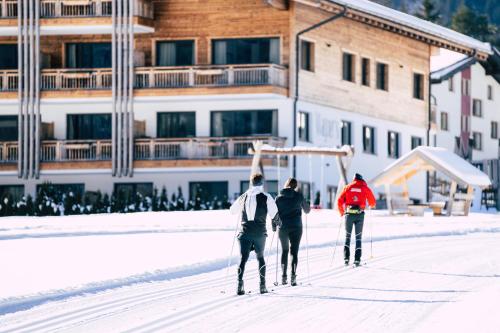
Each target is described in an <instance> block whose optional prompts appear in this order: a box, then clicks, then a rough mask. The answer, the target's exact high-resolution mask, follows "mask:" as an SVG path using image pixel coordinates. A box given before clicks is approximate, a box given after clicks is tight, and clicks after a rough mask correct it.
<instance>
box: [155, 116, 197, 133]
mask: <svg viewBox="0 0 500 333" xmlns="http://www.w3.org/2000/svg"><path fill="white" fill-rule="evenodd" d="M157 127H158V128H157V136H158V137H159V138H187V137H193V136H195V135H196V113H195V112H160V113H158V115H157Z"/></svg>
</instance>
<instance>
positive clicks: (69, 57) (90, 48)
mask: <svg viewBox="0 0 500 333" xmlns="http://www.w3.org/2000/svg"><path fill="white" fill-rule="evenodd" d="M66 67H67V68H111V43H68V44H66Z"/></svg>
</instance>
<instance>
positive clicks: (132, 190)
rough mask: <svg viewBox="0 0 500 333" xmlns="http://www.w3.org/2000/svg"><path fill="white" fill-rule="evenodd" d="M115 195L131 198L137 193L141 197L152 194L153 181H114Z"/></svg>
mask: <svg viewBox="0 0 500 333" xmlns="http://www.w3.org/2000/svg"><path fill="white" fill-rule="evenodd" d="M114 192H115V195H119V196H123V197H124V198H132V197H133V196H135V195H136V194H137V193H139V194H140V195H142V196H143V197H152V196H153V183H115V185H114Z"/></svg>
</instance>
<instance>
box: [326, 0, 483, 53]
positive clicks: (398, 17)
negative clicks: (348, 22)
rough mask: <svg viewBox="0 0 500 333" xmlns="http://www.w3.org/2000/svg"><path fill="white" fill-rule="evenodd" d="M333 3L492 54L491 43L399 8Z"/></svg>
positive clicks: (359, 1)
mask: <svg viewBox="0 0 500 333" xmlns="http://www.w3.org/2000/svg"><path fill="white" fill-rule="evenodd" d="M328 1H329V2H331V3H336V4H339V5H342V6H346V7H348V8H351V9H354V10H356V11H359V12H363V13H366V14H369V15H373V16H376V17H379V18H382V19H385V20H388V21H392V22H394V23H397V24H401V25H404V26H407V27H409V28H412V29H415V30H417V31H421V32H424V33H427V34H429V35H432V36H435V37H439V38H443V39H445V40H448V41H451V42H454V43H457V44H459V45H462V46H465V47H468V48H471V49H475V50H478V51H480V52H484V53H487V54H492V49H491V45H490V44H489V43H484V42H481V41H479V40H477V39H474V38H472V37H469V36H467V35H464V34H461V33H459V32H456V31H454V30H451V29H448V28H445V27H443V26H440V25H438V24H434V23H432V22H429V21H425V20H422V19H419V18H418V17H415V16H412V15H409V14H406V13H403V12H400V11H398V10H395V9H392V8H389V7H386V6H383V5H380V4H378V3H375V2H371V1H368V0H328Z"/></svg>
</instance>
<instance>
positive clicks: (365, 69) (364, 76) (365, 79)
mask: <svg viewBox="0 0 500 333" xmlns="http://www.w3.org/2000/svg"><path fill="white" fill-rule="evenodd" d="M361 84H362V85H364V86H367V87H369V86H370V59H368V58H363V59H361Z"/></svg>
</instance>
